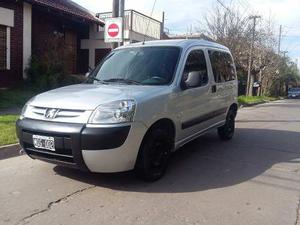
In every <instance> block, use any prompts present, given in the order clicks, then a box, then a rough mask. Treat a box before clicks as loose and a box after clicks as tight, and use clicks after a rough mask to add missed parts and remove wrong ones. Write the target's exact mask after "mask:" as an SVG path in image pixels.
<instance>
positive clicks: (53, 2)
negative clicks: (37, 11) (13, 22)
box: [25, 0, 104, 24]
mask: <svg viewBox="0 0 300 225" xmlns="http://www.w3.org/2000/svg"><path fill="white" fill-rule="evenodd" d="M25 1H27V2H29V3H31V4H38V5H40V6H46V7H49V8H52V9H55V10H58V11H61V12H64V13H66V14H69V15H73V16H76V17H79V18H81V19H84V20H87V21H91V22H95V23H99V24H104V22H103V21H102V20H100V19H99V18H97V17H96V16H94V15H93V13H91V12H90V11H88V10H87V9H85V8H83V7H82V6H80V5H78V4H76V3H75V2H73V1H71V0H25Z"/></svg>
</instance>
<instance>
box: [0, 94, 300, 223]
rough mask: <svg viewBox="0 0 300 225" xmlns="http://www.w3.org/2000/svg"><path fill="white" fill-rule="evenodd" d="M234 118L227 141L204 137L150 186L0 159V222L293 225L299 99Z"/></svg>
mask: <svg viewBox="0 0 300 225" xmlns="http://www.w3.org/2000/svg"><path fill="white" fill-rule="evenodd" d="M237 120H238V122H237V130H236V136H235V138H234V139H233V140H232V141H229V142H222V141H220V140H219V139H218V137H217V135H216V133H215V132H212V133H209V134H206V135H205V136H203V137H201V138H199V139H197V140H196V141H194V142H193V143H190V144H188V145H187V146H185V147H183V148H182V149H181V150H180V151H178V152H177V153H176V154H174V156H173V157H172V159H171V165H170V167H169V171H168V174H167V175H166V176H165V177H164V178H163V179H162V180H160V181H158V182H156V183H144V182H141V181H138V180H136V179H135V178H134V176H133V175H132V173H125V174H114V175H99V174H86V173H82V172H79V171H76V170H72V169H67V168H63V167H57V166H54V165H50V164H47V163H43V162H40V161H33V160H31V159H29V158H28V157H27V156H21V157H15V158H10V159H5V160H1V161H0V224H1V225H6V224H33V225H34V224H36V225H47V224H55V225H56V224H63V225H66V224H72V225H73V224H76V225H80V224H82V225H90V224H95V225H109V224H122V225H126V224H128V225H135V224H149V225H170V224H172V225H175V224H176V225H177V224H206V225H219V224H228V225H244V224H247V225H250V224H251V225H252V224H253V225H254V224H259V225H269V224H270V225H271V224H272V225H299V224H300V218H299V205H300V202H299V200H300V101H299V100H284V101H277V102H274V103H269V104H264V105H258V106H255V107H252V108H244V109H242V110H240V111H239V115H238V118H237Z"/></svg>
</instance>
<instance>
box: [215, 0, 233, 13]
mask: <svg viewBox="0 0 300 225" xmlns="http://www.w3.org/2000/svg"><path fill="white" fill-rule="evenodd" d="M217 2H218V3H219V4H220V5H221V6H222V7H223V8H224V9H226V10H227V11H228V12H229V13H231V11H230V9H229V8H228V7H227V6H226V5H225V4H224V3H223V2H222V1H221V0H217Z"/></svg>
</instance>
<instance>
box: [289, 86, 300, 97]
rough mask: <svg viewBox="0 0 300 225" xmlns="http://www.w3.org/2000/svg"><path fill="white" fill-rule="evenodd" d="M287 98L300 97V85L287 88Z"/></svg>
mask: <svg viewBox="0 0 300 225" xmlns="http://www.w3.org/2000/svg"><path fill="white" fill-rule="evenodd" d="M288 98H300V87H297V88H289V90H288Z"/></svg>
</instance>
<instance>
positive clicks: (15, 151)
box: [0, 144, 21, 160]
mask: <svg viewBox="0 0 300 225" xmlns="http://www.w3.org/2000/svg"><path fill="white" fill-rule="evenodd" d="M20 150H21V146H20V145H19V144H12V145H6V146H2V147H0V160H4V159H8V158H12V157H16V156H20Z"/></svg>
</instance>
